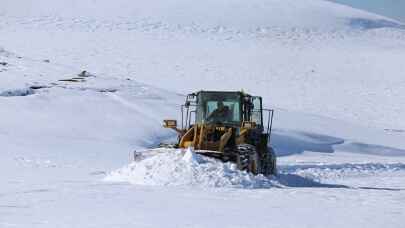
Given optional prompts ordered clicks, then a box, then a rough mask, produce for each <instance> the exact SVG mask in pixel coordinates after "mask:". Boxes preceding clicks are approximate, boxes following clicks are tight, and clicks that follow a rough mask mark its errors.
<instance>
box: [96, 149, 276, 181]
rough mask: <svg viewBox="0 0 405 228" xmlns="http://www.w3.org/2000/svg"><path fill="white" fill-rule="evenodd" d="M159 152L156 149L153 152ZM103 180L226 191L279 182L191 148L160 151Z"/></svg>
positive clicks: (114, 172) (112, 173)
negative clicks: (197, 152)
mask: <svg viewBox="0 0 405 228" xmlns="http://www.w3.org/2000/svg"><path fill="white" fill-rule="evenodd" d="M150 152H151V153H154V152H157V151H156V150H154V151H150ZM104 180H106V181H114V182H115V181H116V182H129V183H131V184H136V185H154V186H193V187H203V188H206V187H225V188H248V189H251V188H269V187H273V186H275V185H276V182H274V181H273V180H271V179H269V178H266V177H264V176H262V175H259V176H254V175H252V174H249V173H247V172H244V171H240V170H238V169H237V168H236V165H234V164H232V163H222V162H221V161H218V160H216V159H212V158H207V157H204V156H201V155H198V154H196V153H194V152H193V151H192V150H191V149H188V150H187V151H186V152H184V151H181V150H175V149H173V150H168V149H166V150H160V151H158V152H157V153H155V154H153V156H150V157H147V158H145V159H143V160H141V161H137V162H133V163H131V164H129V165H128V166H126V167H123V168H121V169H118V170H116V171H113V172H111V173H110V174H109V175H108V176H107V177H106V178H105V179H104Z"/></svg>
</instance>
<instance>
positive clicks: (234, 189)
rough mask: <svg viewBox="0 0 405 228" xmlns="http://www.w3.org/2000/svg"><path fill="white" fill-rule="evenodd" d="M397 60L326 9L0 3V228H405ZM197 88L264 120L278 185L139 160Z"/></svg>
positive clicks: (192, 162)
mask: <svg viewBox="0 0 405 228" xmlns="http://www.w3.org/2000/svg"><path fill="white" fill-rule="evenodd" d="M404 57H405V26H404V25H403V24H401V23H400V22H397V21H395V20H391V19H389V18H386V17H382V16H378V15H375V14H371V13H367V12H364V11H360V10H355V9H352V8H349V7H346V6H342V5H338V4H334V3H331V2H328V1H320V0H305V1H302V0H301V1H298V0H283V1H278V0H267V1H262V0H251V1H242V0H216V1H214V0H208V1H203V2H195V1H191V0H177V1H174V0H166V1H163V0H154V1H148V2H143V1H133V0H132V1H131V0H116V1H106V0H105V1H103V0H82V1H79V0H70V1H68V0H39V1H35V2H28V3H27V1H24V0H3V1H2V7H1V8H0V116H1V118H0V145H1V153H0V173H1V174H0V175H1V179H2V182H1V183H2V184H1V190H0V227H162V226H165V227H298V226H299V227H381V226H385V227H402V225H403V223H404V221H405V219H404V217H405V212H404V208H405V194H404V192H405V120H404V116H405V92H404V91H405V79H404V77H403V72H405V65H404V64H403V59H404ZM84 70H86V73H84V74H83V73H82V71H84ZM79 75H82V76H83V75H84V76H85V77H83V78H84V79H80V78H78V77H79ZM72 79H73V80H72ZM199 89H206V90H208V89H221V90H222V89H225V90H240V89H244V90H246V91H248V92H251V93H255V94H258V95H261V96H263V97H264V100H265V103H266V105H267V106H268V107H272V108H275V109H276V118H275V131H274V134H273V137H272V144H273V146H274V148H275V149H276V151H277V154H278V156H279V157H278V164H279V167H278V170H279V175H278V176H277V177H272V178H265V177H261V176H259V177H253V176H251V175H249V174H247V173H243V172H240V171H237V170H235V167H234V166H233V165H232V164H222V163H219V162H217V161H215V160H212V159H206V158H201V157H200V156H198V155H194V154H192V153H191V152H190V151H189V152H187V153H186V152H184V151H178V150H169V151H164V153H156V154H155V152H156V151H155V150H151V151H150V150H149V149H150V148H153V147H155V146H156V145H157V144H158V143H159V142H160V141H163V140H170V139H171V138H173V137H174V133H173V132H171V131H169V130H162V128H161V122H162V119H164V118H168V117H178V116H179V105H180V104H181V103H182V102H183V100H184V94H186V93H188V92H192V91H194V90H199ZM133 150H138V151H140V150H146V152H145V153H147V154H155V155H154V156H151V157H148V158H147V159H145V160H143V161H141V162H137V163H132V162H131V161H130V158H131V156H132V152H133Z"/></svg>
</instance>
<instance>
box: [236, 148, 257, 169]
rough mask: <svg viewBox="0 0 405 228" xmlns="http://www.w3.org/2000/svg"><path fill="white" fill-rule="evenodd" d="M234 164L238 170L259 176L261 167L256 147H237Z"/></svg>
mask: <svg viewBox="0 0 405 228" xmlns="http://www.w3.org/2000/svg"><path fill="white" fill-rule="evenodd" d="M236 164H237V167H238V169H240V170H246V171H248V172H251V173H253V174H259V173H260V168H261V165H260V159H259V154H258V153H257V150H256V147H255V146H253V145H250V144H240V145H237V146H236Z"/></svg>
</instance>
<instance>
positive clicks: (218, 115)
mask: <svg viewBox="0 0 405 228" xmlns="http://www.w3.org/2000/svg"><path fill="white" fill-rule="evenodd" d="M207 120H208V121H214V122H217V121H218V122H227V121H231V120H232V111H231V110H230V109H229V107H228V106H226V105H224V103H223V102H222V101H218V102H217V108H216V109H215V110H214V111H213V112H211V113H210V114H209V115H208V118H207Z"/></svg>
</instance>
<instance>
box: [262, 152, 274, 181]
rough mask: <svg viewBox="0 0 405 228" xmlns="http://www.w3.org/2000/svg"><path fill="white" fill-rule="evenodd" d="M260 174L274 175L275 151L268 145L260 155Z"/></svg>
mask: <svg viewBox="0 0 405 228" xmlns="http://www.w3.org/2000/svg"><path fill="white" fill-rule="evenodd" d="M261 169H262V174H263V175H265V176H269V175H276V174H277V165H276V153H275V152H274V150H273V148H271V147H269V148H268V149H267V150H266V152H265V153H264V154H263V157H262V168H261Z"/></svg>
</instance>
